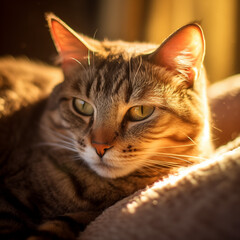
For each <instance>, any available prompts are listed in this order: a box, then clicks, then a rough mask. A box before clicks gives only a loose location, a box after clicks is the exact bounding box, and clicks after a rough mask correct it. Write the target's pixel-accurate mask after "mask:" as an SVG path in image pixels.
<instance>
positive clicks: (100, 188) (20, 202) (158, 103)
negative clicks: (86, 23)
mask: <svg viewBox="0 0 240 240" xmlns="http://www.w3.org/2000/svg"><path fill="white" fill-rule="evenodd" d="M54 21H55V20H54ZM58 21H60V20H58ZM54 24H55V25H54V26H55V27H56V26H57V27H56V29H57V30H56V31H63V32H64V36H65V37H64V38H63V42H61V41H62V40H59V41H60V43H61V44H59V43H57V44H56V45H57V48H58V50H59V49H60V48H62V49H63V50H62V49H61V51H65V52H60V56H61V58H62V68H63V72H64V81H62V75H61V72H60V71H59V69H57V68H53V67H49V66H45V65H41V64H37V63H33V62H29V61H26V60H16V59H12V58H8V59H2V60H1V61H0V76H2V77H1V79H2V81H1V84H3V86H4V87H2V88H1V100H0V103H3V104H2V105H1V106H2V109H1V116H2V117H1V120H0V128H1V140H0V141H1V144H0V146H1V149H0V152H1V160H0V164H1V168H0V180H1V181H0V186H1V187H0V191H1V194H0V196H1V197H2V200H1V202H0V226H1V227H2V229H4V230H3V231H2V232H1V234H2V237H8V239H11V236H12V238H13V239H16V238H19V239H24V238H26V237H28V236H29V239H31V240H34V239H51V238H54V237H58V238H59V239H75V237H76V236H77V233H78V231H81V230H83V229H84V227H85V226H86V225H87V224H88V223H89V222H90V221H92V220H93V219H94V218H95V217H96V216H97V215H99V213H100V212H101V211H102V210H103V209H105V208H106V207H109V206H110V205H112V204H113V203H115V202H116V201H118V200H119V199H122V198H124V197H126V196H128V195H130V194H131V193H133V192H135V191H136V190H138V189H141V188H144V187H145V186H146V185H151V184H152V183H153V182H155V181H156V180H157V179H161V178H163V177H164V176H166V175H167V174H168V173H170V172H174V171H175V168H176V167H182V166H188V165H190V164H192V163H194V162H198V161H201V160H203V159H204V157H206V156H207V155H208V154H209V150H210V147H211V144H210V135H209V127H208V107H207V100H206V89H205V82H206V77H205V72H204V70H203V67H202V63H201V65H200V67H199V69H195V68H194V72H192V71H191V69H188V68H189V62H191V63H193V64H194V59H190V60H191V61H190V60H189V56H188V59H187V63H188V64H187V65H186V66H185V65H184V66H181V71H178V69H177V68H178V67H179V66H177V67H176V69H168V68H167V66H160V65H158V62H156V61H157V60H156V54H160V53H158V52H161V51H162V49H165V46H166V44H168V42H165V43H164V45H163V48H159V50H158V49H157V50H155V55H154V56H153V57H152V56H151V55H149V53H148V54H146V51H145V50H146V49H149V46H150V45H145V44H130V43H128V44H126V43H123V42H122V43H120V42H111V43H108V42H107V41H105V42H97V41H96V40H95V41H93V42H91V44H93V43H94V42H95V43H96V42H97V45H98V46H101V51H98V52H96V53H95V54H94V55H93V54H92V53H91V55H90V57H89V58H88V59H86V58H85V57H86V56H85V57H83V56H81V55H79V53H78V52H76V51H77V50H75V52H73V53H72V52H70V53H71V54H72V55H71V56H74V57H77V59H76V58H74V59H72V58H70V59H71V60H70V61H69V54H70V53H69V51H68V49H67V50H66V48H69V46H68V45H66V46H65V45H64V44H68V42H67V43H65V42H64V41H65V40H66V39H68V38H66V36H68V37H70V38H72V37H73V39H71V41H70V42H71V44H72V43H76V44H77V47H76V49H79V48H80V49H81V51H80V52H81V53H82V52H84V53H87V52H88V51H86V46H83V43H82V42H79V39H78V38H76V36H75V35H74V36H73V35H72V33H70V32H69V29H68V27H66V26H65V25H64V24H62V23H61V24H60V25H58V24H59V23H57V22H54ZM56 24H57V25H56ZM54 26H52V27H54ZM58 28H59V29H58ZM185 29H192V30H193V31H195V30H197V31H198V33H196V34H199V31H200V28H199V27H198V26H197V25H189V26H187V27H186V28H183V30H182V31H183V32H184V31H185ZM182 31H180V33H182ZM60 36H62V35H61V34H60ZM174 36H177V35H174ZM170 39H174V38H170ZM83 42H84V41H83ZM170 42H171V41H170ZM59 46H60V47H59ZM62 46H64V47H62ZM72 47H75V46H74V45H70V48H71V49H72ZM151 48H152V49H156V46H155V45H151ZM129 49H135V50H134V51H132V50H131V51H130V50H129ZM137 49H138V50H137ZM144 49H145V50H144ZM191 51H193V50H191ZM133 52H134V54H133ZM190 53H191V52H190ZM184 54H186V53H185V52H184ZM187 54H189V53H188V52H187ZM66 56H67V59H65V57H66ZM181 57H182V61H181V63H182V62H184V61H183V60H184V57H185V55H184V56H181ZM80 59H81V61H82V62H80ZM201 61H202V55H201ZM164 64H165V63H164ZM171 64H172V63H171ZM197 64H199V62H197ZM171 67H172V66H171ZM195 73H196V76H195V75H194V74H195ZM188 74H189V75H188ZM193 80H194V82H193ZM59 82H60V84H58V85H56V84H57V83H59ZM53 86H55V87H54V89H53V90H52V92H51V89H52V88H53ZM50 92H51V94H50V95H49V93H50ZM75 98H79V99H83V100H84V101H87V102H88V103H90V104H91V105H92V106H93V108H94V115H92V116H89V117H88V116H83V115H81V114H79V113H78V112H76V110H75V109H74V107H73V99H75ZM138 105H140V106H141V105H146V106H154V108H155V111H154V112H153V114H152V115H151V116H149V117H148V118H146V119H144V120H142V121H139V122H134V121H130V120H129V118H128V116H129V115H128V112H129V109H130V108H131V107H134V106H138ZM96 139H97V140H98V141H102V142H101V144H103V143H104V144H106V143H107V144H109V145H110V146H111V148H110V149H109V150H108V151H107V152H106V154H105V155H104V156H101V158H100V157H99V155H98V154H97V151H96V149H95V147H94V145H93V140H94V141H95V140H96ZM99 139H100V140H99ZM97 144H99V143H97ZM1 216H2V217H1Z"/></svg>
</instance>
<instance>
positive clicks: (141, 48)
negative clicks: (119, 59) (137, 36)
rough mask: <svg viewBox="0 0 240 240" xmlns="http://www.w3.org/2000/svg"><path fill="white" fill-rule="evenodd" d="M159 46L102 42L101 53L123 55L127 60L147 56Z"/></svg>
mask: <svg viewBox="0 0 240 240" xmlns="http://www.w3.org/2000/svg"><path fill="white" fill-rule="evenodd" d="M158 47H159V45H155V44H150V43H139V42H125V41H121V40H119V41H108V40H104V41H102V42H101V53H102V54H106V55H109V53H110V54H112V55H119V54H121V55H122V56H123V58H124V59H125V60H128V59H129V58H131V57H135V56H138V55H145V54H149V53H151V52H153V51H154V50H156V49H157V48H158Z"/></svg>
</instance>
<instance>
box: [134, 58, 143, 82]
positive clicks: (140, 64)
mask: <svg viewBox="0 0 240 240" xmlns="http://www.w3.org/2000/svg"><path fill="white" fill-rule="evenodd" d="M141 66H142V57H141V56H140V63H139V65H138V68H137V71H136V73H135V76H134V78H133V81H134V80H135V78H136V76H137V74H138V72H139V70H140V67H141Z"/></svg>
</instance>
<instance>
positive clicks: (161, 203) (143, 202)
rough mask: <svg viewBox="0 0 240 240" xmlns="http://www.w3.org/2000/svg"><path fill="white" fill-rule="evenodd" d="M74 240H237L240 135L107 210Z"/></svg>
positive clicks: (239, 218)
mask: <svg viewBox="0 0 240 240" xmlns="http://www.w3.org/2000/svg"><path fill="white" fill-rule="evenodd" d="M79 239H80V240H95V239H98V240H103V239H104V240H108V239H109V240H110V239H111V240H123V239H124V240H126V239H127V240H128V239H134V240H140V239H143V240H145V239H184V240H185V239H195V240H197V239H201V240H202V239H218V240H221V239H240V138H238V139H236V140H235V141H234V142H232V143H229V144H228V145H227V146H224V147H222V148H221V149H219V151H218V152H216V155H215V156H214V157H213V158H212V159H209V160H207V161H204V162H202V163H200V164H198V165H195V166H193V167H191V168H188V169H186V170H181V171H180V173H179V174H178V175H176V176H170V177H169V178H166V179H165V180H164V181H161V182H158V183H156V184H155V185H154V186H152V187H150V188H148V189H146V190H144V191H138V192H136V193H135V194H134V195H132V196H130V197H128V198H125V199H123V200H122V201H120V202H118V203H117V204H115V205H114V206H112V207H110V208H108V209H107V210H105V212H103V214H102V215H100V216H99V217H98V218H97V219H96V220H95V221H94V222H92V223H91V224H90V225H89V226H88V228H87V229H86V230H85V232H83V233H82V234H81V235H80V238H79Z"/></svg>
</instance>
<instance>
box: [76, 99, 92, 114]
mask: <svg viewBox="0 0 240 240" xmlns="http://www.w3.org/2000/svg"><path fill="white" fill-rule="evenodd" d="M73 108H74V110H75V111H76V112H77V113H80V114H82V115H84V116H92V115H93V111H94V109H93V107H92V105H91V104H90V103H88V102H86V101H83V100H82V99H79V98H73Z"/></svg>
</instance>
